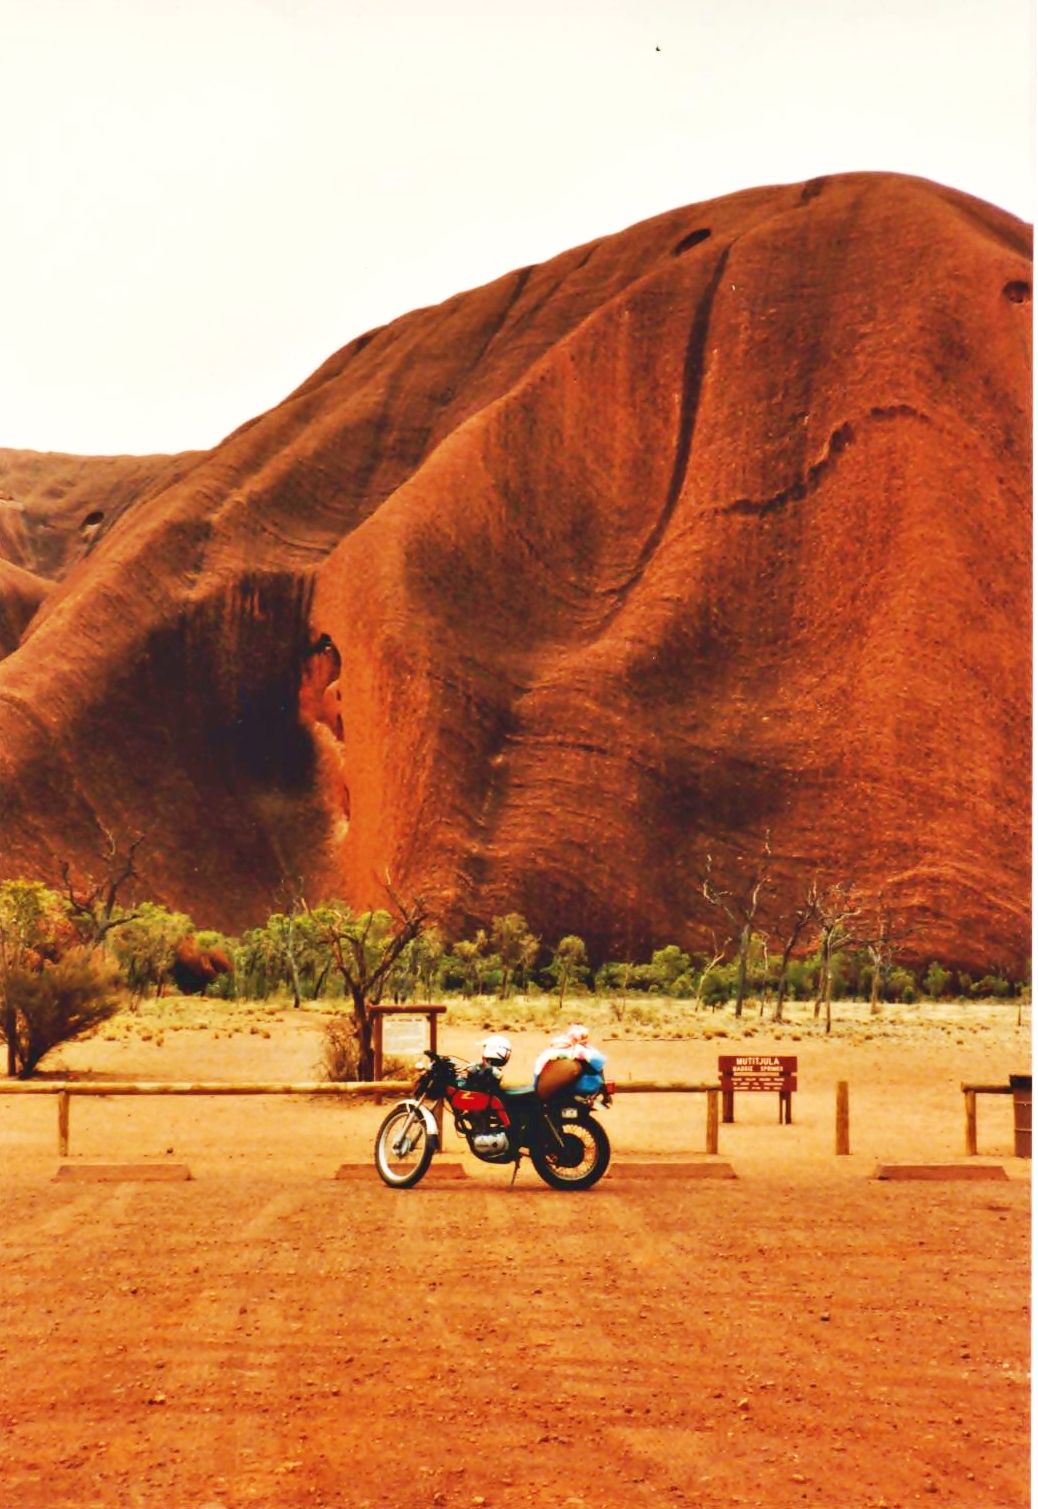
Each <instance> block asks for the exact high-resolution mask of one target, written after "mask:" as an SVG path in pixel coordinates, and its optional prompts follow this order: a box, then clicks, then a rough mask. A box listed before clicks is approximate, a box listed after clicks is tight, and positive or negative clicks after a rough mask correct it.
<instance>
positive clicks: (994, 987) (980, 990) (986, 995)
mask: <svg viewBox="0 0 1038 1509" xmlns="http://www.w3.org/2000/svg"><path fill="white" fill-rule="evenodd" d="M1012 993H1013V987H1012V986H1011V985H1010V983H1009V981H1008V980H1007V979H1006V978H1005V977H1004V976H1003V975H996V974H989V975H982V976H981V978H980V979H979V980H978V981H977V983H976V984H975V985H974V987H973V995H974V998H975V999H976V1000H978V1001H986V1000H989V999H994V1000H1004V999H1005V997H1006V996H1008V995H1012Z"/></svg>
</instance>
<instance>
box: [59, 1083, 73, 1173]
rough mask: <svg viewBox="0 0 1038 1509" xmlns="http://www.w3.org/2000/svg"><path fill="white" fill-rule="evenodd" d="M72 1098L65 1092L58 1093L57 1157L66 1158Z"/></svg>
mask: <svg viewBox="0 0 1038 1509" xmlns="http://www.w3.org/2000/svg"><path fill="white" fill-rule="evenodd" d="M71 1101H72V1097H71V1095H70V1094H69V1092H68V1091H67V1090H59V1091H58V1156H59V1157H61V1158H67V1157H68V1112H69V1105H70V1104H71Z"/></svg>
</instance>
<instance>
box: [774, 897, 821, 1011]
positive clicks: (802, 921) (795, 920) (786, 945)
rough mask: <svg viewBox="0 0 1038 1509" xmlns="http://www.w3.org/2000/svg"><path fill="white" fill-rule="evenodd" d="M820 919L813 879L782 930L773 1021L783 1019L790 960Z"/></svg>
mask: <svg viewBox="0 0 1038 1509" xmlns="http://www.w3.org/2000/svg"><path fill="white" fill-rule="evenodd" d="M817 921H818V881H817V880H812V882H811V884H810V886H808V889H807V894H806V895H805V897H804V899H803V901H801V902H800V904H799V905H798V906H797V907H795V908H794V910H793V912H792V915H791V916H790V917H789V919H788V921H787V922H786V923H785V926H784V928H783V931H782V934H781V936H782V958H781V961H780V963H779V973H778V988H777V993H776V996H775V1012H774V1016H773V1018H772V1020H773V1021H776V1022H781V1021H782V1009H783V1006H784V1005H785V1000H786V989H787V987H788V984H789V961H790V959H792V957H793V952H794V950H795V948H796V946H797V944H798V943H799V942H800V939H801V938H802V937H803V935H804V933H805V931H806V930H807V928H809V927H810V926H811V925H812V924H813V923H815V922H817Z"/></svg>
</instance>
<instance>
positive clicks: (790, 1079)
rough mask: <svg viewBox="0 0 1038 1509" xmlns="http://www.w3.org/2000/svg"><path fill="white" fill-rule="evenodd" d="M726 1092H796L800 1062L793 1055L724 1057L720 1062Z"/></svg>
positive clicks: (754, 1054)
mask: <svg viewBox="0 0 1038 1509" xmlns="http://www.w3.org/2000/svg"><path fill="white" fill-rule="evenodd" d="M717 1067H718V1070H719V1072H720V1076H721V1088H722V1089H724V1090H727V1089H731V1090H795V1089H796V1087H797V1061H796V1057H795V1055H793V1054H775V1053H722V1054H720V1055H719V1057H718V1060H717Z"/></svg>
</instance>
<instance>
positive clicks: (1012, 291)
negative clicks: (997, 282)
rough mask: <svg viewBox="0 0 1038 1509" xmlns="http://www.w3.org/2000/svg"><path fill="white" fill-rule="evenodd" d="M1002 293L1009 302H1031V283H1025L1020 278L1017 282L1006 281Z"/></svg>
mask: <svg viewBox="0 0 1038 1509" xmlns="http://www.w3.org/2000/svg"><path fill="white" fill-rule="evenodd" d="M1002 293H1003V295H1004V297H1005V298H1007V299H1008V300H1009V302H1010V304H1029V303H1030V302H1031V285H1030V283H1025V282H1024V281H1023V280H1022V279H1021V280H1019V281H1017V282H1013V283H1007V284H1006V286H1005V287H1004V288H1003V290H1002Z"/></svg>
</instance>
